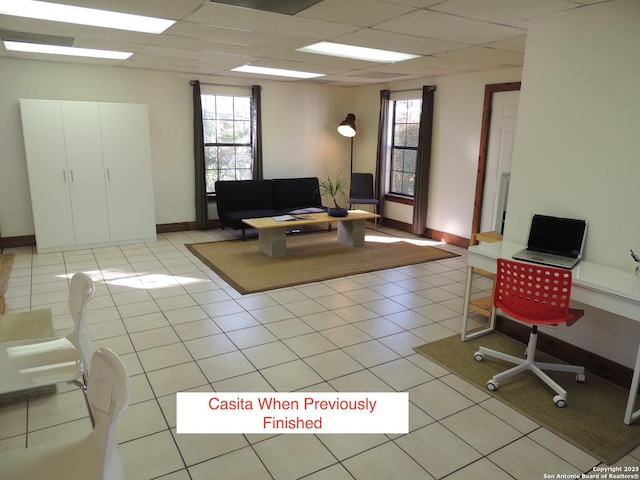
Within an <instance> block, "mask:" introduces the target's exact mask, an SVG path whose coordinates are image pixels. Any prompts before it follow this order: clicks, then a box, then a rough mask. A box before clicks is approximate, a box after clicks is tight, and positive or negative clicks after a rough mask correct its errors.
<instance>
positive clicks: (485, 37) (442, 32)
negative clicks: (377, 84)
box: [374, 10, 526, 45]
mask: <svg viewBox="0 0 640 480" xmlns="http://www.w3.org/2000/svg"><path fill="white" fill-rule="evenodd" d="M374 28H375V29H376V30H384V31H389V32H396V33H404V34H408V35H417V36H421V37H427V38H437V39H440V40H448V41H450V42H458V43H465V44H468V45H480V44H483V43H489V42H495V41H497V40H504V39H505V38H511V37H516V36H520V35H522V34H524V33H526V32H525V31H524V30H522V29H519V28H514V27H509V26H506V25H497V24H491V23H487V22H481V21H479V20H473V19H469V18H463V17H459V16H456V15H450V14H447V13H440V12H434V11H430V10H416V11H414V12H411V13H407V14H405V15H401V16H399V17H396V18H393V19H391V20H389V21H387V22H383V23H381V24H379V25H376V26H375V27H374Z"/></svg>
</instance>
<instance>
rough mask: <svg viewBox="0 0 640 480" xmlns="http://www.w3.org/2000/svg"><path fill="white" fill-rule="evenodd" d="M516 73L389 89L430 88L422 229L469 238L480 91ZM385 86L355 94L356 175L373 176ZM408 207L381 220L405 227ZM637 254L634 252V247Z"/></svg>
mask: <svg viewBox="0 0 640 480" xmlns="http://www.w3.org/2000/svg"><path fill="white" fill-rule="evenodd" d="M521 76H522V69H521V68H509V69H501V70H490V71H487V72H478V73H469V74H462V75H452V76H446V77H438V78H435V79H424V80H422V81H420V82H418V81H412V82H403V83H394V84H391V85H389V86H388V88H389V89H390V90H391V91H394V90H406V89H415V90H416V94H415V98H420V97H421V96H422V85H436V87H437V89H436V92H435V99H434V122H433V125H434V130H433V145H432V150H431V178H430V182H429V183H430V185H429V209H428V212H427V227H428V228H431V229H433V230H437V231H440V232H445V233H449V234H453V235H458V236H460V237H463V238H469V235H470V234H471V222H472V220H473V205H474V199H475V188H476V175H477V169H478V155H479V153H480V133H481V127H482V108H483V103H484V89H485V85H488V84H493V83H507V82H518V81H520V79H521ZM382 88H387V86H385V87H383V86H380V85H378V86H371V87H360V88H358V89H355V93H354V95H355V97H356V100H357V101H356V111H355V112H353V113H355V114H356V117H357V124H358V134H357V136H356V138H355V157H356V161H355V165H356V167H357V169H359V171H369V172H374V171H375V162H376V142H377V140H378V137H377V129H378V115H379V102H380V100H379V96H380V90H381V89H382ZM412 212H413V210H412V207H411V206H408V205H403V204H398V203H392V202H387V203H386V204H385V216H389V218H392V219H394V220H398V221H401V222H404V223H409V224H411V223H412V222H413V213H412ZM639 248H640V247H639Z"/></svg>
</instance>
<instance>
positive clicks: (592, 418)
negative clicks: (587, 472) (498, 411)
mask: <svg viewBox="0 0 640 480" xmlns="http://www.w3.org/2000/svg"><path fill="white" fill-rule="evenodd" d="M479 346H484V347H487V348H492V349H494V350H499V351H503V352H506V353H510V354H512V355H515V356H518V357H522V356H523V355H524V350H525V345H524V344H522V343H520V342H518V341H516V340H513V339H511V338H509V337H506V336H504V335H502V334H499V333H491V334H489V335H485V336H482V337H478V338H474V339H472V340H468V341H466V342H462V341H461V340H460V337H458V336H454V337H449V338H445V339H443V340H439V341H436V342H432V343H428V344H426V345H422V346H420V347H416V348H415V351H417V352H418V353H420V354H422V355H424V356H425V357H428V358H430V359H432V360H433V361H435V362H436V363H438V364H440V365H442V366H443V367H444V368H446V369H447V370H450V371H451V372H453V373H455V374H456V375H458V376H460V377H462V378H463V379H465V380H467V381H469V382H470V383H472V384H475V385H477V386H478V387H480V388H482V389H483V390H484V391H485V392H487V394H489V395H493V396H494V397H495V398H497V399H499V400H501V401H502V402H504V403H505V404H507V405H509V406H510V407H513V408H514V409H516V410H518V411H519V412H520V413H522V414H523V415H525V416H527V417H529V418H530V419H531V420H533V421H534V422H536V423H537V424H539V425H542V426H543V427H545V428H547V429H548V430H550V431H552V432H554V433H555V434H556V435H558V436H560V437H562V438H564V439H565V440H567V441H568V442H570V443H572V444H574V445H576V446H577V447H579V448H581V449H582V450H584V451H585V452H587V453H589V454H590V455H592V456H593V457H595V458H597V459H599V460H601V461H602V462H604V463H605V464H607V465H613V464H614V463H615V462H617V461H618V460H619V459H620V458H622V457H623V456H624V455H626V454H627V453H629V452H630V451H631V450H633V449H634V448H636V447H637V446H638V445H640V425H638V424H632V425H630V426H627V425H625V424H624V422H623V418H624V412H625V408H626V404H627V396H628V394H629V391H628V390H625V389H623V388H620V387H618V386H617V385H614V384H612V383H610V382H608V381H606V380H603V379H602V378H599V377H597V376H595V375H591V374H589V372H587V373H586V376H587V381H586V382H585V383H578V382H576V381H575V376H574V375H573V374H571V373H564V372H550V373H551V375H550V376H551V377H552V378H553V379H554V380H556V381H557V382H558V383H559V384H560V385H562V387H563V388H564V389H565V390H567V406H566V407H564V408H558V407H556V406H555V405H554V403H553V401H552V398H553V396H554V395H555V394H554V393H553V391H552V390H550V389H549V388H548V387H547V386H546V385H545V384H544V383H543V382H542V381H541V380H539V379H538V378H537V377H536V376H535V375H533V374H532V373H530V372H523V373H521V374H519V375H516V376H513V377H511V378H509V379H505V380H503V381H502V382H500V387H499V388H498V390H497V391H495V392H491V391H489V390H488V389H487V388H486V384H487V380H489V379H490V378H491V377H493V375H495V374H496V373H499V372H501V371H504V370H506V369H508V368H510V367H511V366H512V365H511V364H509V363H507V362H504V361H502V360H497V359H493V358H489V357H487V356H485V360H484V361H483V362H477V361H476V360H475V359H474V355H473V354H474V353H475V352H476V351H477V350H478V347H479ZM538 356H539V357H540V358H539V359H541V360H543V361H552V362H554V361H556V362H557V360H556V359H553V358H552V357H550V356H548V355H545V354H540V355H537V356H536V359H538Z"/></svg>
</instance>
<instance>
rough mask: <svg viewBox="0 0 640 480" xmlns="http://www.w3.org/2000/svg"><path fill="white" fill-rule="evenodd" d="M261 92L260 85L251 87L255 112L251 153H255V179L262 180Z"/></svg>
mask: <svg viewBox="0 0 640 480" xmlns="http://www.w3.org/2000/svg"><path fill="white" fill-rule="evenodd" d="M261 90H262V87H261V86H260V85H253V86H252V87H251V108H252V110H253V112H252V115H251V121H252V122H253V125H252V130H253V136H252V139H251V141H252V145H251V147H252V148H251V151H252V152H253V165H252V167H253V168H252V170H253V179H254V180H262V179H263V178H264V174H263V170H262V114H261V107H260V103H261V93H260V92H261Z"/></svg>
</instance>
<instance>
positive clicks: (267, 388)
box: [212, 372, 273, 392]
mask: <svg viewBox="0 0 640 480" xmlns="http://www.w3.org/2000/svg"><path fill="white" fill-rule="evenodd" d="M212 385H213V388H214V389H215V391H216V392H272V391H273V387H272V386H271V385H269V383H268V382H267V381H266V380H265V379H264V377H263V376H262V375H261V374H260V373H258V372H251V373H246V374H244V375H238V376H237V377H233V378H229V379H227V380H221V381H219V382H215V383H213V384H212Z"/></svg>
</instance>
